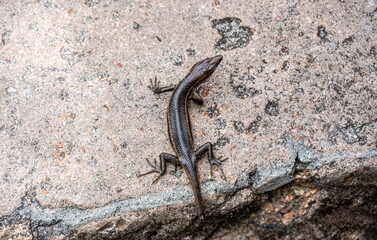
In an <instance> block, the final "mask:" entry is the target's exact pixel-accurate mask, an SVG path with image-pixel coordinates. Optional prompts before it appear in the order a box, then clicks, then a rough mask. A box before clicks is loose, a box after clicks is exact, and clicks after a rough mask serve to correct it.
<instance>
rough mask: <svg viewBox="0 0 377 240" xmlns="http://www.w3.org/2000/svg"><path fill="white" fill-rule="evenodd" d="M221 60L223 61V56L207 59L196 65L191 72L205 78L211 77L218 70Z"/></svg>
mask: <svg viewBox="0 0 377 240" xmlns="http://www.w3.org/2000/svg"><path fill="white" fill-rule="evenodd" d="M221 60H223V56H221V55H217V56H214V57H212V58H206V59H204V60H203V61H200V62H198V63H197V64H195V65H194V66H193V67H192V68H191V71H190V72H200V73H201V74H200V75H201V76H202V77H203V78H206V77H209V76H210V75H211V74H212V73H213V72H214V71H215V70H216V67H217V66H218V65H219V64H220V62H221Z"/></svg>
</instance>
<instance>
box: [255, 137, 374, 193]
mask: <svg viewBox="0 0 377 240" xmlns="http://www.w3.org/2000/svg"><path fill="white" fill-rule="evenodd" d="M286 142H287V145H288V148H289V150H290V152H291V156H290V157H289V158H288V159H287V160H286V161H284V162H283V163H281V164H274V165H272V166H269V167H267V168H262V169H258V170H257V171H256V173H255V174H254V175H253V176H252V177H251V179H250V180H251V182H252V183H251V185H252V189H253V190H254V191H255V192H256V193H265V192H269V191H272V190H275V189H277V188H279V187H281V186H283V185H285V184H287V183H289V182H291V181H292V180H293V179H294V172H295V170H296V169H303V168H306V169H308V170H315V169H317V168H318V167H320V166H323V165H326V164H329V163H332V162H335V161H341V160H344V159H350V158H370V157H375V156H377V149H373V150H370V151H368V152H364V153H346V152H345V153H339V154H329V155H325V154H319V153H316V152H314V151H313V150H312V149H310V148H308V147H307V146H305V145H304V144H303V143H300V142H297V141H294V140H292V139H290V138H288V139H286Z"/></svg>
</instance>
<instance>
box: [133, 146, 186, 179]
mask: <svg viewBox="0 0 377 240" xmlns="http://www.w3.org/2000/svg"><path fill="white" fill-rule="evenodd" d="M167 162H169V163H172V164H173V165H175V166H180V165H181V163H180V161H179V159H178V158H177V157H176V156H174V155H171V154H169V153H161V154H160V165H159V166H158V164H157V162H156V159H154V163H151V162H150V161H149V160H148V159H147V163H148V165H149V166H151V167H152V169H151V170H150V171H148V172H146V173H142V174H139V175H137V177H142V176H145V175H148V174H151V173H154V172H155V173H159V175H158V176H157V178H156V179H155V180H153V182H152V184H154V183H155V182H157V181H158V180H159V179H160V177H162V175H164V174H165V172H166V163H167Z"/></svg>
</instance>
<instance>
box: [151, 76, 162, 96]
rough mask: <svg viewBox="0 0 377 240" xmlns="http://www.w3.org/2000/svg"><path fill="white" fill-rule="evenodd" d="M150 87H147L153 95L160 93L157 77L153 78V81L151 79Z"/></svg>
mask: <svg viewBox="0 0 377 240" xmlns="http://www.w3.org/2000/svg"><path fill="white" fill-rule="evenodd" d="M150 82H151V85H149V86H148V88H149V89H151V90H152V91H153V92H154V93H160V92H161V87H160V81H158V80H157V77H155V78H154V81H153V80H152V79H151V81H150Z"/></svg>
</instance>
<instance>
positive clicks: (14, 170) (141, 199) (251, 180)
mask: <svg viewBox="0 0 377 240" xmlns="http://www.w3.org/2000/svg"><path fill="white" fill-rule="evenodd" d="M0 16H1V18H0V40H1V41H0V140H1V141H0V156H1V157H0V162H1V168H0V236H1V237H2V238H11V237H14V238H23V239H28V238H29V239H31V238H35V239H49V238H52V239H63V238H68V239H76V238H78V237H80V238H83V239H86V238H87V239H89V238H90V239H93V238H99V239H102V238H114V239H115V238H126V239H127V238H131V239H135V238H152V239H163V238H166V237H170V238H186V239H191V238H199V239H201V238H206V237H209V236H213V237H217V238H221V236H225V235H221V234H220V233H221V229H226V227H224V226H225V225H226V224H228V220H224V219H230V220H229V221H232V222H236V223H237V222H238V220H239V219H241V216H244V215H242V214H241V213H242V212H247V213H250V214H258V216H260V217H263V214H265V213H266V214H268V212H264V211H262V210H263V209H265V207H264V206H269V205H268V204H273V202H274V201H275V199H280V198H281V195H279V194H280V193H281V192H277V191H279V187H280V188H282V189H283V190H281V191H282V192H283V193H284V194H285V193H287V194H288V192H289V191H293V189H294V188H295V187H297V188H304V189H307V190H308V191H309V192H310V191H314V190H313V189H315V191H314V193H312V194H314V195H316V194H317V193H318V192H319V191H322V192H326V191H328V192H329V193H331V192H333V191H332V190H331V189H332V188H331V189H330V190H329V189H328V188H326V186H327V185H326V186H324V185H323V184H321V182H322V181H325V180H326V181H327V180H328V181H329V182H330V183H328V184H329V185H331V184H333V183H334V184H335V183H336V184H338V185H339V186H338V187H339V188H340V189H341V188H342V184H343V185H344V184H345V183H344V182H341V181H339V179H343V178H346V177H347V176H348V175H349V174H351V173H350V172H353V174H355V175H357V176H359V175H360V174H361V176H363V174H364V172H365V171H366V170H365V169H369V170H368V171H366V172H367V173H365V174H366V175H368V176H376V175H377V168H376V156H377V135H376V130H375V129H376V128H377V107H376V106H377V83H376V79H377V60H376V56H377V50H376V39H377V34H376V32H377V25H376V24H375V23H376V20H377V8H376V3H375V1H364V2H349V1H332V2H329V1H288V2H287V1H285V2H281V1H271V2H266V1H249V2H247V1H238V2H230V1H217V0H216V1H206V2H203V1H186V2H174V1H161V2H160V1H140V2H139V1H104V0H85V1H84V0H82V1H59V0H56V1H55V0H39V1H18V2H13V1H4V2H1V3H0ZM216 54H221V55H223V56H224V59H223V61H222V63H221V64H220V66H219V67H218V68H217V70H216V71H215V73H214V74H213V75H212V77H211V78H210V79H209V80H208V81H207V82H206V83H204V84H202V85H201V86H200V88H199V90H200V93H201V95H202V96H203V98H204V105H203V106H198V105H196V104H191V106H190V115H191V123H192V127H193V131H194V140H195V144H196V146H200V145H202V144H203V143H205V142H208V141H210V142H213V143H214V144H215V149H216V150H215V154H216V156H223V157H228V158H229V159H228V160H227V161H226V162H224V163H223V165H222V168H219V169H217V171H215V172H214V175H213V176H211V174H210V170H209V166H208V161H206V160H205V159H203V160H202V161H201V162H200V163H199V165H198V169H199V172H200V179H201V182H202V184H203V189H202V191H203V193H204V198H205V205H206V211H207V216H208V217H207V219H206V220H205V222H200V221H198V219H197V218H196V216H195V213H196V210H195V204H194V201H193V196H192V192H191V189H190V187H189V184H188V180H187V178H186V176H185V173H184V171H182V170H181V169H178V170H177V171H176V170H175V169H174V167H171V166H169V168H168V173H167V174H166V176H164V177H162V178H161V179H160V180H159V181H158V182H157V183H156V184H153V185H152V184H151V182H152V181H153V179H154V178H155V177H156V176H155V175H149V176H146V177H144V178H138V177H137V175H138V174H140V173H142V172H145V171H147V170H148V169H149V166H148V165H146V164H145V159H146V158H148V159H153V158H157V157H158V155H159V153H161V152H169V153H172V148H171V146H170V143H169V139H168V135H167V126H166V108H167V104H168V101H169V97H170V94H169V93H166V94H162V95H160V96H157V95H154V94H153V93H152V92H151V91H150V89H149V88H148V85H149V83H150V79H154V78H155V77H157V79H158V80H160V81H161V83H162V84H163V85H171V84H175V83H177V82H178V81H179V80H180V79H182V78H183V77H184V76H185V75H186V74H187V72H188V70H189V69H190V67H191V66H192V65H193V64H195V63H196V62H198V61H200V60H202V59H204V58H206V57H211V56H214V55H216ZM359 159H362V160H363V161H361V163H359V165H358V166H359V167H358V168H356V169H354V168H353V167H352V166H353V162H354V161H359ZM339 164H341V166H342V168H337V166H338V165H339ZM324 168H326V169H327V168H328V169H327V170H326V173H328V174H335V175H336V176H337V177H336V178H335V177H334V178H331V177H329V176H326V174H325V175H321V174H320V170H321V169H324ZM221 170H222V171H221ZM351 170H352V171H351ZM222 172H223V173H224V175H223V174H222ZM305 174H306V175H305ZM302 175H305V176H307V178H305V179H304V180H302V181H305V182H306V183H305V184H303V183H302V182H298V181H297V180H296V179H297V176H302ZM360 179H361V180H360V182H358V185H355V186H354V187H355V191H351V190H350V191H349V193H350V194H351V195H352V194H360V195H362V193H360V192H358V191H356V190H357V189H356V188H357V187H358V186H359V185H363V184H365V185H367V186H368V189H369V190H370V191H374V193H370V194H366V196H368V197H369V198H370V199H371V200H376V198H377V197H376V194H375V192H376V183H375V182H373V181H370V178H365V179H364V178H363V177H360ZM363 179H364V182H363ZM368 179H369V180H368ZM300 181H301V180H300ZM309 183H310V184H309ZM346 183H347V181H346ZM287 184H288V185H287ZM307 184H309V185H307ZM302 186H304V187H302ZM307 186H309V187H307ZM331 186H332V185H331ZM352 186H353V185H352ZM267 192H268V193H267ZM266 193H267V194H266ZM271 196H272V198H271ZM308 196H309V195H308ZM310 196H312V195H310ZM316 196H317V195H316ZM318 196H319V195H318ZM274 197H275V198H274ZM315 199H317V198H315ZM315 199H314V200H313V201H316V200H315ZM331 199H332V200H333V201H335V202H337V199H336V198H335V197H333V198H331ZM276 201H278V202H279V201H280V200H276ZM364 202H365V201H361V204H362V203H364ZM372 202H373V201H372ZM374 202H377V201H374ZM322 203H323V202H321V201H319V200H318V202H316V204H318V205H320V206H324V205H321V204H322ZM337 204H342V202H340V203H338V202H337ZM373 207H374V208H376V205H373V206H372V209H373ZM245 209H248V210H247V211H246V210H245ZM261 209H262V210H261ZM319 209H321V207H319ZM277 211H279V210H277ZM297 211H298V212H299V211H300V210H297ZM313 211H314V210H313ZM309 212H310V211H309ZM314 212H315V211H314ZM301 213H303V212H301ZM295 214H296V212H295ZM295 214H293V215H292V216H290V215H289V217H290V218H289V219H291V218H293V216H299V217H300V219H303V218H308V219H309V220H310V219H312V221H313V223H315V219H316V218H314V217H312V215H310V216H309V215H308V214H307V212H305V213H303V214H302V215H300V214H299V213H297V214H298V215H297V214H296V215H295ZM367 215H368V214H366V215H365V216H367ZM234 216H239V217H234ZM253 216H254V215H253ZM277 216H280V217H281V216H282V215H276V216H275V215H274V216H273V218H274V219H275V218H277ZM283 216H284V215H283ZM360 216H361V215H360ZM363 216H364V215H363ZM313 219H314V220H313ZM374 220H375V219H374ZM245 221H249V220H245ZM252 221H253V222H254V223H256V220H255V218H254V220H252ZM279 221H280V222H281V221H283V222H284V221H285V222H284V223H289V224H290V223H291V222H290V221H288V222H287V220H284V217H281V219H280V220H279ZM334 221H335V220H334ZM366 222H367V223H370V224H372V223H373V219H372V220H371V221H366ZM313 223H310V224H313ZM224 224H225V225H224ZM240 224H242V226H248V225H247V224H246V223H245V222H240ZM261 224H262V223H261ZM289 224H288V225H289ZM333 224H335V223H333ZM262 225H263V224H262ZM286 225H287V224H286ZM263 226H264V225H263ZM271 226H272V225H271ZM273 226H275V227H279V226H278V225H273ZM289 226H292V229H294V227H297V226H299V227H300V228H304V226H305V225H304V226H302V225H294V226H293V225H289ZM342 226H343V225H342ZM368 226H369V225H368ZM368 226H366V227H365V226H364V227H365V228H364V230H365V229H369V228H368ZM343 228H346V227H344V226H343ZM231 229H235V232H234V234H237V231H241V230H240V229H239V228H235V227H234V228H231ZM266 229H274V228H273V227H271V228H268V227H266V228H265V229H264V230H261V229H257V228H254V229H253V231H254V232H253V234H256V235H253V234H249V236H254V237H257V238H258V237H259V238H263V237H262V235H266V236H267V235H268V234H267V233H266V231H268V230H266ZM318 229H319V230H318ZM318 229H317V230H316V231H317V233H316V234H317V235H315V236H314V235H313V236H312V235H308V233H307V232H305V233H303V234H304V235H303V237H304V238H307V239H310V237H311V236H312V237H313V238H314V237H318V236H322V237H323V238H330V237H334V236H335V237H341V235H334V236H330V235H321V234H322V232H323V231H325V230H323V229H320V228H318ZM349 229H353V228H352V226H350V227H349ZM361 229H363V228H361ZM227 231H228V232H229V231H230V232H232V230H227ZM271 231H272V230H271ZM321 231H322V232H321ZM355 231H356V230H355ZM360 231H362V230H360ZM365 231H369V232H365V233H364V232H361V233H360V234H359V235H357V234H356V235H355V236H356V237H360V236H369V235H368V234H369V233H370V232H373V231H376V232H377V230H375V229H374V230H373V229H372V230H365ZM303 232H304V231H303ZM308 232H310V231H308ZM346 232H347V231H346ZM217 233H218V234H217ZM238 233H239V232H238ZM285 233H287V234H288V235H287V236H291V237H293V235H289V234H290V233H291V232H289V231H285ZM216 234H217V235H216ZM219 234H220V235H219ZM224 234H225V233H224ZM239 234H241V233H239ZM245 234H246V233H245ZM258 234H259V235H258ZM305 234H306V235H305ZM352 234H353V233H352V231H351V230H350V233H349V235H346V236H343V235H342V236H343V237H350V238H352V236H353V235H352ZM241 235H242V234H241ZM229 236H233V235H229ZM268 236H270V235H268ZM271 236H272V235H271ZM272 237H274V236H272ZM356 237H355V238H354V239H356ZM366 239H367V237H366Z"/></svg>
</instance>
